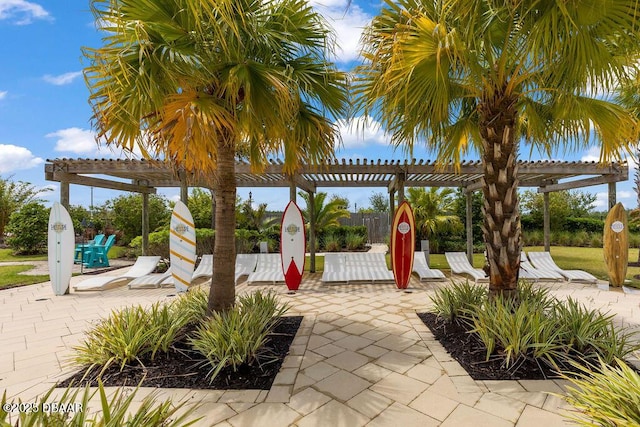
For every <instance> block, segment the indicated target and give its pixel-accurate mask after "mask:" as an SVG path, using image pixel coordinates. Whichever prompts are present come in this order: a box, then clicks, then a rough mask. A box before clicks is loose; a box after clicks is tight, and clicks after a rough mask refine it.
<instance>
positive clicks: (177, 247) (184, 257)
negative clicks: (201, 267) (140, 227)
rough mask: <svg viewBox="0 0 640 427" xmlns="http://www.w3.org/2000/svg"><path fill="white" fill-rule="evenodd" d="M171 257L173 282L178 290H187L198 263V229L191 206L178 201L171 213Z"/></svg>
mask: <svg viewBox="0 0 640 427" xmlns="http://www.w3.org/2000/svg"><path fill="white" fill-rule="evenodd" d="M169 259H170V261H171V273H172V276H173V283H174V285H175V287H176V290H177V291H178V292H186V291H187V290H188V289H189V285H190V284H191V278H192V277H193V268H194V266H195V264H196V229H195V226H194V225H193V216H191V212H189V208H187V206H186V205H185V204H184V203H182V202H181V201H178V202H176V205H175V207H174V208H173V213H172V214H171V225H170V232H169Z"/></svg>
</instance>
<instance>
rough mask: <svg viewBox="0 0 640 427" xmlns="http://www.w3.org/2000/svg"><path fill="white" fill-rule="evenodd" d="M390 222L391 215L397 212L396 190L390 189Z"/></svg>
mask: <svg viewBox="0 0 640 427" xmlns="http://www.w3.org/2000/svg"><path fill="white" fill-rule="evenodd" d="M389 212H390V215H389V222H391V217H392V216H393V214H394V213H396V198H395V190H391V191H389Z"/></svg>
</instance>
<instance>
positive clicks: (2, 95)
mask: <svg viewBox="0 0 640 427" xmlns="http://www.w3.org/2000/svg"><path fill="white" fill-rule="evenodd" d="M7 93H8V92H7V91H6V90H0V100H2V99H5V98H6V97H7Z"/></svg>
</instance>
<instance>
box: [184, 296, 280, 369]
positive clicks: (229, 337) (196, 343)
mask: <svg viewBox="0 0 640 427" xmlns="http://www.w3.org/2000/svg"><path fill="white" fill-rule="evenodd" d="M287 310H288V307H287V306H286V305H281V304H280V303H279V302H278V300H277V297H276V295H275V294H274V293H272V292H268V293H265V294H263V293H261V292H255V293H253V294H250V295H244V296H240V297H239V298H238V304H237V305H236V306H235V307H234V308H232V309H231V310H228V311H224V312H220V313H214V314H213V315H212V316H211V317H210V318H208V319H206V320H205V321H204V322H203V323H202V324H201V325H200V327H199V328H198V329H197V330H196V332H195V333H194V334H193V336H192V337H191V338H190V343H191V345H192V346H193V348H194V349H195V350H197V351H199V352H200V353H202V354H203V355H204V356H205V357H206V358H207V359H208V360H209V363H210V364H211V371H210V372H209V376H210V378H211V380H213V379H214V378H215V377H216V376H217V375H218V374H219V373H220V371H221V370H222V369H223V368H225V367H227V366H231V367H232V368H233V370H234V371H235V370H236V369H237V368H238V367H239V366H240V365H242V364H245V363H246V364H251V363H253V362H254V361H255V360H256V359H257V358H258V356H259V354H260V353H259V352H260V350H261V349H262V347H263V346H264V344H265V342H266V340H267V336H268V335H269V334H270V333H271V332H272V331H273V328H274V327H275V326H276V321H277V319H278V318H279V317H280V316H282V315H283V314H284V313H285V312H286V311H287Z"/></svg>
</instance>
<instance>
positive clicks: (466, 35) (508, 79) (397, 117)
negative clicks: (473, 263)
mask: <svg viewBox="0 0 640 427" xmlns="http://www.w3.org/2000/svg"><path fill="white" fill-rule="evenodd" d="M385 3H386V6H385V7H384V8H383V10H382V12H381V13H380V15H378V16H377V17H375V18H374V19H373V21H372V22H371V24H370V25H369V26H368V27H367V29H366V30H365V32H364V34H363V44H364V48H363V56H364V59H365V63H364V64H363V65H362V66H361V67H360V68H359V70H358V76H359V77H358V81H357V82H356V83H355V86H356V88H355V91H356V98H357V99H358V103H359V107H360V108H361V110H362V111H364V113H365V114H367V115H370V116H374V117H375V118H376V119H377V120H379V121H380V122H381V123H382V124H383V126H384V127H385V128H386V130H387V132H388V133H389V134H390V135H391V140H392V143H393V144H394V145H396V146H403V147H404V148H405V150H406V151H407V152H408V153H411V152H412V150H413V147H414V145H415V144H417V143H418V142H419V141H420V142H421V141H425V143H426V146H427V148H428V149H430V150H431V151H433V152H434V153H435V154H436V155H437V158H438V159H439V163H440V165H445V164H449V163H450V162H451V163H453V164H454V165H456V166H457V165H459V163H460V161H461V159H462V158H463V156H464V155H465V154H467V153H468V152H469V151H473V150H475V151H477V152H479V153H480V156H481V159H482V163H483V178H482V179H483V189H482V191H483V194H484V198H485V203H484V224H483V236H484V240H485V243H486V249H487V255H488V260H489V266H490V286H489V288H490V293H491V295H496V294H497V293H502V294H505V295H507V296H509V295H514V294H515V290H516V287H517V282H518V271H519V263H520V250H521V242H520V240H521V239H520V238H521V231H520V213H519V209H518V193H517V187H518V167H517V160H518V148H519V144H520V142H526V143H528V144H530V145H531V146H532V147H531V148H532V149H538V150H539V151H540V152H545V153H548V154H549V155H551V154H552V153H553V152H554V151H555V150H557V149H559V148H564V149H566V150H568V149H571V150H577V149H583V148H585V147H588V146H589V145H590V144H592V143H594V141H597V142H599V144H600V148H601V151H600V153H601V158H600V159H601V161H602V162H607V161H610V160H617V159H620V158H621V156H620V151H621V150H623V149H624V150H627V151H629V150H630V149H631V147H632V145H633V143H634V142H635V141H636V140H637V138H636V136H635V134H636V132H637V129H636V126H635V124H636V121H635V119H634V118H633V116H632V115H631V114H629V112H628V111H627V110H626V109H625V108H623V107H621V106H620V105H619V104H616V103H613V102H609V101H608V100H607V99H605V98H604V97H603V96H602V95H601V94H602V93H611V91H612V89H613V88H614V87H615V86H616V85H617V84H618V82H624V81H625V80H627V79H628V78H629V76H630V75H631V73H633V72H634V70H635V69H636V68H637V63H636V60H637V58H638V52H639V48H638V37H637V34H638V32H637V31H638V25H639V24H640V21H638V8H639V7H640V4H639V3H638V2H637V1H636V0H602V1H599V2H594V1H592V0H575V1H571V2H566V1H554V0H509V1H506V0H502V1H500V0H449V1H443V0H397V1H392V0H385ZM599 94H600V95H599Z"/></svg>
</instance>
